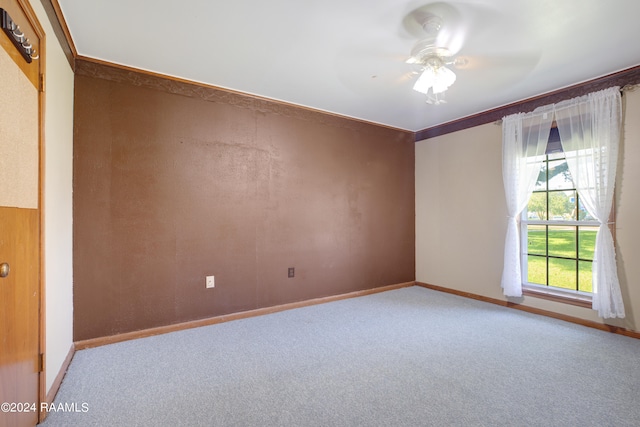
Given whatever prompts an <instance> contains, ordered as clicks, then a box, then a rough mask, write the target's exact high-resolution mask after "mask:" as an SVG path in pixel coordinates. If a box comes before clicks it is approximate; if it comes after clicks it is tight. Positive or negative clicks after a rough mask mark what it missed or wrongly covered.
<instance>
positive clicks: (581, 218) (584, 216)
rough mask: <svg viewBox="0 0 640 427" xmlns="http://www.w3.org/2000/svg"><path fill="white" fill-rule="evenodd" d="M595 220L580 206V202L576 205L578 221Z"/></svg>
mask: <svg viewBox="0 0 640 427" xmlns="http://www.w3.org/2000/svg"><path fill="white" fill-rule="evenodd" d="M595 220H596V219H595V218H594V217H592V216H591V214H589V212H587V210H586V209H585V208H584V205H583V204H582V200H580V201H579V203H578V221H595Z"/></svg>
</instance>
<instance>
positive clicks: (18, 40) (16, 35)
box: [0, 8, 39, 63]
mask: <svg viewBox="0 0 640 427" xmlns="http://www.w3.org/2000/svg"><path fill="white" fill-rule="evenodd" d="M0 21H1V22H0V24H1V25H2V30H3V31H4V32H5V33H6V34H7V36H9V40H11V41H12V42H13V44H14V45H15V47H16V48H17V49H18V51H19V52H20V53H21V54H22V57H23V58H24V59H25V61H27V62H28V63H31V61H33V60H34V59H38V58H39V55H38V53H37V52H36V49H35V48H34V47H33V46H32V45H31V42H30V41H29V38H27V36H25V34H24V32H23V31H22V30H21V29H20V26H19V25H18V24H16V23H15V22H14V21H13V19H11V16H9V14H8V13H7V11H6V10H4V9H2V8H0Z"/></svg>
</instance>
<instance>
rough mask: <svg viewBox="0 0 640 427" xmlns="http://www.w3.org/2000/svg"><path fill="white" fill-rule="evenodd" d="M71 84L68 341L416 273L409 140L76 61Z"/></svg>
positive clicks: (286, 107)
mask: <svg viewBox="0 0 640 427" xmlns="http://www.w3.org/2000/svg"><path fill="white" fill-rule="evenodd" d="M75 91H76V96H75V129H74V133H75V135H74V339H75V340H82V339H89V338H95V337H101V336H108V335H113V334H118V333H122V332H128V331H133V330H139V329H145V328H150V327H156V326H161V325H168V324H172V323H177V322H182V321H188V320H194V319H201V318H206V317H211V316H216V315H221V314H227V313H233V312H239V311H243V310H249V309H254V308H260V307H268V306H273V305H278V304H283V303H287V302H294V301H302V300H306V299H311V298H316V297H322V296H329V295H336V294H341V293H346V292H351V291H356V290H363V289H370V288H374V287H378V286H383V285H390V284H395V283H401V282H406V281H411V280H414V278H415V277H414V275H415V272H414V271H415V262H414V241H415V233H414V230H415V227H414V221H415V220H414V212H415V210H414V147H413V139H412V135H411V134H410V133H407V132H402V131H398V130H394V129H388V128H384V127H380V126H376V125H372V124H367V123H361V122H357V121H354V120H348V119H345V118H339V117H335V116H331V115H327V114H322V113H319V112H314V111H310V110H307V109H304V108H297V107H293V106H289V105H283V104H278V103H273V102H270V101H266V100H263V99H259V98H252V97H249V96H244V95H240V94H235V93H230V92H225V91H221V90H215V89H211V88H202V87H198V86H194V85H189V84H186V83H181V82H175V81H170V80H165V79H162V78H159V77H156V76H149V75H144V74H138V73H134V72H128V71H124V70H121V69H117V68H111V67H106V66H103V65H96V64H92V63H88V62H82V61H79V62H78V68H77V74H76V81H75ZM288 267H295V273H296V275H295V277H294V278H287V268H288ZM207 275H215V277H216V286H215V288H214V289H205V276H207Z"/></svg>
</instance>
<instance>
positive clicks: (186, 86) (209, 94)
mask: <svg viewBox="0 0 640 427" xmlns="http://www.w3.org/2000/svg"><path fill="white" fill-rule="evenodd" d="M75 72H76V76H87V77H92V78H99V79H104V80H109V81H113V82H117V83H126V84H131V85H134V86H140V87H144V88H148V89H153V90H159V91H162V92H167V93H172V94H176V95H182V96H187V97H190V98H198V99H202V100H204V101H208V102H216V103H221V104H226V105H232V106H235V107H239V108H244V109H250V110H255V111H260V112H268V113H272V114H278V115H282V116H286V117H292V118H296V119H301V120H313V121H314V122H316V123H322V124H328V125H331V126H336V127H342V128H347V129H352V130H355V131H362V130H363V128H365V127H367V126H373V127H375V128H376V129H382V130H385V129H386V130H388V131H391V132H396V133H398V134H399V136H392V138H396V139H397V138H401V139H402V140H408V141H413V137H414V133H413V132H411V131H408V130H404V129H398V128H394V127H391V126H386V125H382V124H380V123H374V122H368V121H365V120H360V119H356V118H353V117H347V116H342V115H339V114H336V113H331V112H328V111H323V110H317V109H314V108H310V107H305V106H302V105H297V104H291V103H287V102H284V101H279V100H275V99H271V98H265V97H261V96H258V95H253V94H248V93H243V92H239V91H235V90H231V89H226V88H221V87H217V86H213V85H209V84H205V83H200V82H196V81H193V80H188V79H184V78H180V77H175V76H170V75H166V74H160V73H156V72H153V71H148V70H142V69H139V68H134V67H129V66H126V65H121V64H115V63H111V62H107V61H103V60H100V59H95V58H90V57H85V56H82V55H80V56H77V58H76V63H75Z"/></svg>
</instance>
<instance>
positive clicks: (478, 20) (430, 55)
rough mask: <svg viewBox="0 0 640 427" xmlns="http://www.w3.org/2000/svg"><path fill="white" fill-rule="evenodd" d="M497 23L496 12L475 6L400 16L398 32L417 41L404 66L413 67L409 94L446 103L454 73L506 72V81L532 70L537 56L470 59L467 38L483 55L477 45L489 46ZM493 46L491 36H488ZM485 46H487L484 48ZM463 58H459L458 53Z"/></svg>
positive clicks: (432, 6) (432, 7)
mask: <svg viewBox="0 0 640 427" xmlns="http://www.w3.org/2000/svg"><path fill="white" fill-rule="evenodd" d="M498 18H499V13H498V12H497V11H496V10H492V9H489V8H487V7H484V6H480V5H477V4H475V5H474V4H467V3H445V2H435V3H429V4H426V5H423V6H421V7H418V8H416V9H414V10H412V11H411V12H409V13H408V14H406V15H405V17H404V19H403V21H402V27H403V28H404V30H405V31H406V33H408V34H409V36H410V37H412V38H415V39H417V42H416V43H415V44H414V46H413V49H412V50H411V53H410V57H409V59H407V60H406V61H405V62H406V63H407V64H412V65H415V66H417V67H418V68H417V70H416V71H415V72H414V76H415V75H419V77H418V78H417V79H416V81H415V84H414V86H413V89H414V90H416V91H417V92H420V93H423V94H424V95H426V97H427V99H426V101H427V103H429V104H436V105H437V104H441V103H445V102H446V101H445V99H444V95H445V92H446V91H447V89H448V88H449V87H450V86H451V85H452V84H453V83H454V82H455V81H456V78H457V77H456V73H455V72H454V71H453V70H454V69H455V70H480V69H481V68H485V69H487V68H488V69H490V70H492V71H497V70H500V71H502V72H504V71H505V69H511V71H508V70H507V71H506V72H507V73H508V74H509V75H510V76H514V75H517V74H519V73H520V72H521V71H522V70H521V69H518V67H520V68H522V67H524V69H525V70H526V69H531V68H533V66H534V65H535V63H536V62H537V61H538V59H539V54H531V52H509V53H503V54H501V55H498V56H496V55H477V54H471V55H470V54H469V51H472V50H473V48H467V47H466V45H467V43H466V42H467V40H468V39H469V38H470V36H473V39H475V41H476V43H475V48H476V49H477V50H481V49H482V50H485V51H486V47H485V46H481V45H479V44H478V39H482V40H491V39H487V38H486V37H479V36H480V35H484V36H486V35H487V33H491V28H492V24H493V23H494V22H495V21H496V19H498ZM493 36H494V40H495V36H496V35H495V34H493ZM485 45H486V43H485ZM461 51H462V52H464V55H461V54H460V52H461Z"/></svg>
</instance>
